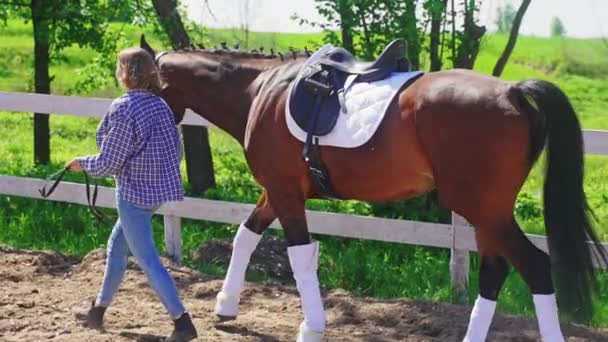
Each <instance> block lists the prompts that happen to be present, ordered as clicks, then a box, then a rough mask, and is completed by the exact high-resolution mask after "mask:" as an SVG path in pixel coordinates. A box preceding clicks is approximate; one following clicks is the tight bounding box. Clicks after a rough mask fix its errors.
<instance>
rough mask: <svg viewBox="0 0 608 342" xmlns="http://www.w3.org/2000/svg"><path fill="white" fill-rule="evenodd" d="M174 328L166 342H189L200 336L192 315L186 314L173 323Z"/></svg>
mask: <svg viewBox="0 0 608 342" xmlns="http://www.w3.org/2000/svg"><path fill="white" fill-rule="evenodd" d="M173 324H174V328H173V333H172V334H171V336H170V337H169V338H168V339H166V340H165V341H166V342H188V341H192V340H193V339H195V338H196V337H197V336H198V333H197V332H196V328H195V327H194V324H192V319H190V315H189V314H188V313H187V312H186V313H184V314H183V315H181V317H180V318H178V319H176V320H174V321H173Z"/></svg>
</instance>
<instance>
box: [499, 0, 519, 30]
mask: <svg viewBox="0 0 608 342" xmlns="http://www.w3.org/2000/svg"><path fill="white" fill-rule="evenodd" d="M516 14H517V11H516V10H515V7H513V5H512V4H511V3H507V5H506V6H504V7H503V6H500V7H498V9H497V10H496V30H497V31H498V33H502V34H507V33H509V32H510V31H511V27H513V20H514V19H515V15H516Z"/></svg>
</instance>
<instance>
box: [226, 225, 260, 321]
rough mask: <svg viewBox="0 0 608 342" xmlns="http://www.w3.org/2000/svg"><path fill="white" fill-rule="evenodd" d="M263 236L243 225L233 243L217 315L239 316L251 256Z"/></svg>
mask: <svg viewBox="0 0 608 342" xmlns="http://www.w3.org/2000/svg"><path fill="white" fill-rule="evenodd" d="M261 238H262V235H258V234H256V233H254V232H252V231H251V230H249V229H248V228H247V227H245V224H244V223H241V225H240V226H239V230H238V231H237V233H236V236H235V237H234V240H233V242H232V257H231V258H230V266H228V271H227V272H226V278H225V279H224V284H223V286H222V291H221V292H220V293H218V294H217V301H216V303H215V313H216V314H217V315H221V316H226V317H236V316H237V315H238V314H239V301H240V295H241V290H242V289H243V284H244V282H245V272H246V271H247V266H248V265H249V259H250V258H251V254H252V253H253V251H255V248H256V246H257V245H258V243H259V242H260V239H261Z"/></svg>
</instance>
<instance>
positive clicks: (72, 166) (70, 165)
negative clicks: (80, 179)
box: [65, 159, 82, 172]
mask: <svg viewBox="0 0 608 342" xmlns="http://www.w3.org/2000/svg"><path fill="white" fill-rule="evenodd" d="M65 168H66V169H68V170H72V171H76V172H79V171H82V167H81V166H80V162H79V161H78V159H74V160H72V161H71V162H69V163H67V164H65Z"/></svg>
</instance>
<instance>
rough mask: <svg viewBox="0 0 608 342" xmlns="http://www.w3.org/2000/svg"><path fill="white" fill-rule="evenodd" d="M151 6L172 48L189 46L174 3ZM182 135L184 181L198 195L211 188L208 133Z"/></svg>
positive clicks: (194, 130)
mask: <svg viewBox="0 0 608 342" xmlns="http://www.w3.org/2000/svg"><path fill="white" fill-rule="evenodd" d="M152 3H153V4H154V9H155V10H156V13H157V14H158V16H159V18H160V22H161V24H162V25H163V28H164V29H165V32H166V33H167V35H168V36H169V39H170V40H171V45H172V46H173V49H176V50H177V49H182V48H187V47H190V46H191V45H192V44H191V42H190V38H189V37H188V33H187V32H186V29H185V28H184V24H183V23H182V19H181V17H180V15H179V12H178V11H177V2H176V1H175V0H152ZM182 133H183V136H184V155H185V157H186V174H187V176H188V181H189V182H190V186H191V187H192V188H191V190H192V193H193V194H200V193H202V192H204V191H205V190H207V189H209V188H211V187H214V186H215V175H214V172H213V159H212V157H211V148H210V146H209V134H208V132H207V128H206V127H198V126H187V125H184V126H183V127H182Z"/></svg>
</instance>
